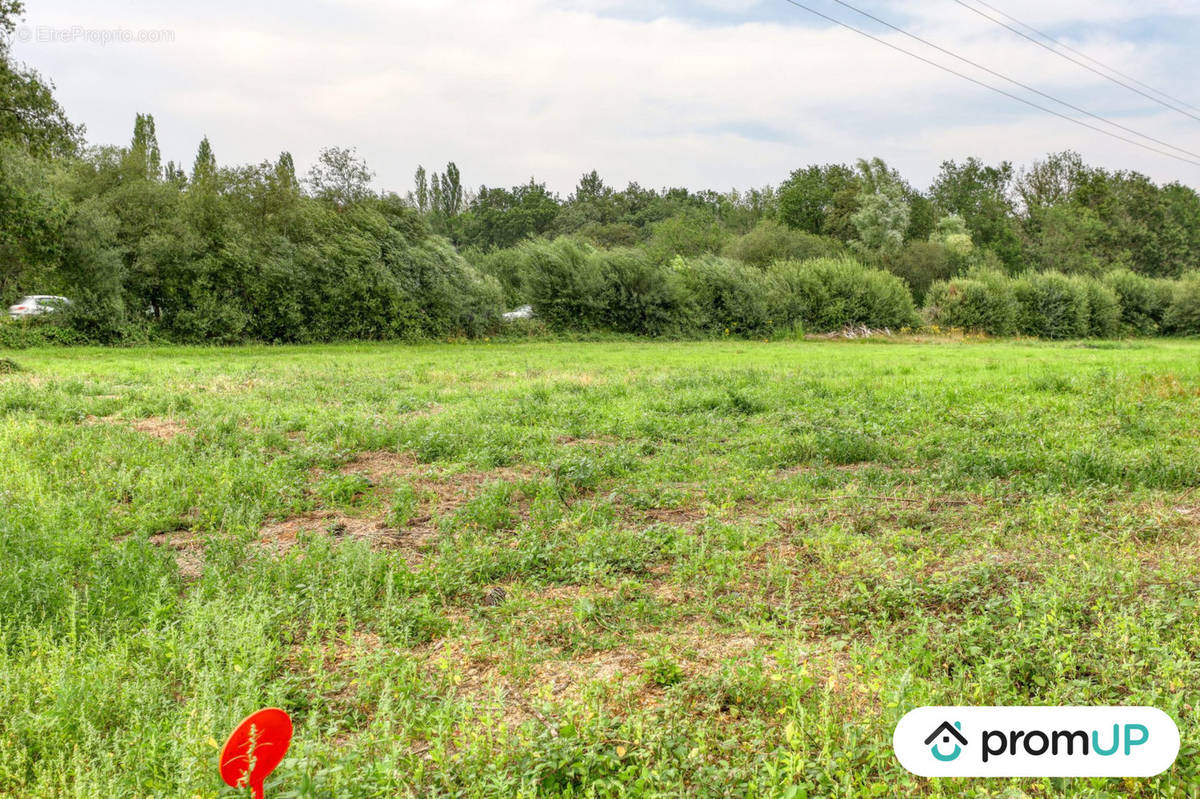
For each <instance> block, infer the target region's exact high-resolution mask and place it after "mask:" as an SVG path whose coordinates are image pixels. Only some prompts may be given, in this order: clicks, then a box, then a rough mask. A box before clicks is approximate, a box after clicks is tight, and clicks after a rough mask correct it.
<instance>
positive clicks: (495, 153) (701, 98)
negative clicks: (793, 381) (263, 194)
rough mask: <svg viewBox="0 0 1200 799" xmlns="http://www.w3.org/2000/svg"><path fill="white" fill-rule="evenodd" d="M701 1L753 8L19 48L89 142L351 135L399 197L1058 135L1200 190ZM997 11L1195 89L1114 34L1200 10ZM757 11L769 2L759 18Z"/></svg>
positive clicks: (565, 11) (106, 14)
mask: <svg viewBox="0 0 1200 799" xmlns="http://www.w3.org/2000/svg"><path fill="white" fill-rule="evenodd" d="M810 1H812V0H810ZM996 4H997V5H999V3H996ZM704 5H705V6H707V7H709V8H710V9H715V10H717V11H719V12H722V14H728V13H741V12H743V11H744V12H745V13H746V16H747V19H748V21H746V22H744V23H739V24H725V23H721V24H714V23H713V21H712V20H711V19H706V20H705V21H704V23H703V24H700V23H698V22H696V21H694V20H688V19H682V18H679V17H678V16H675V17H672V16H668V15H666V10H669V9H668V7H667V6H665V5H664V6H663V8H664V9H665V10H664V13H663V15H659V16H656V17H654V18H648V19H634V18H629V17H627V16H623V15H620V14H617V15H614V13H613V12H623V11H626V10H628V8H627V7H628V3H627V2H625V0H576V2H575V3H574V4H573V5H564V4H562V3H555V2H550V0H503V1H501V0H460V1H459V2H457V3H454V4H442V3H438V4H436V5H435V4H431V3H428V2H425V1H418V0H404V2H384V0H353V1H352V2H342V3H339V4H333V3H329V4H326V5H317V6H306V7H304V8H301V9H294V8H292V7H291V6H285V5H283V4H281V3H252V2H244V3H239V4H233V3H229V2H227V1H226V2H223V3H217V4H215V5H214V4H210V5H207V6H204V7H193V6H185V5H180V6H178V7H171V6H167V5H164V4H157V5H154V6H149V5H140V4H132V3H130V4H112V5H110V6H108V7H107V8H101V7H99V6H97V5H96V4H86V3H83V2H80V0H68V2H63V3H60V4H58V5H57V6H56V7H55V8H54V9H47V8H40V7H39V8H33V9H31V10H30V12H29V17H30V18H29V20H28V24H29V25H30V26H35V27H36V26H39V25H43V26H57V27H69V26H72V25H80V26H85V27H96V28H101V27H103V28H113V27H122V28H126V29H132V30H137V29H160V28H167V29H171V30H173V31H174V33H175V41H174V42H173V43H165V44H154V45H148V44H110V45H108V46H106V47H100V46H97V45H89V44H84V43H73V44H37V43H31V44H27V45H19V46H18V50H17V52H18V54H19V55H20V56H21V57H23V58H25V59H26V60H28V61H29V62H31V63H32V64H33V65H35V66H37V67H38V68H40V69H42V70H43V71H44V72H45V73H46V74H47V75H48V76H50V77H51V78H53V79H54V80H55V81H56V82H57V84H58V87H59V92H58V93H59V97H60V99H61V100H62V101H63V103H64V105H65V106H66V108H67V109H68V111H69V112H70V113H71V114H72V116H73V117H74V118H76V119H78V120H80V121H83V122H85V123H86V124H87V125H88V128H89V131H90V138H91V139H92V140H93V141H96V142H111V141H117V142H123V141H126V140H127V139H128V137H129V131H130V129H131V127H132V121H133V115H134V113H135V112H138V111H150V112H153V113H154V114H155V117H156V120H157V122H158V130H159V137H160V141H161V142H162V143H163V149H164V153H165V155H166V157H170V158H175V159H177V160H182V161H184V162H185V163H190V162H191V159H192V155H193V154H194V152H195V145H196V143H197V142H198V141H199V139H200V137H201V136H202V135H204V134H207V135H209V137H210V139H211V140H212V142H213V145H214V148H215V150H216V152H217V155H218V157H219V158H220V159H221V161H222V162H246V161H257V160H261V159H264V158H273V157H274V156H275V155H276V154H277V153H278V151H279V150H281V149H289V150H291V151H292V152H293V153H294V154H295V156H296V159H297V163H298V165H299V166H300V167H301V168H304V167H305V166H306V165H307V163H309V162H311V160H312V159H313V157H314V156H315V154H316V153H317V151H318V150H319V148H320V147H321V146H323V145H328V144H343V145H356V146H358V147H359V149H360V151H361V152H362V153H363V154H364V155H365V156H366V157H367V159H368V161H369V162H370V164H371V165H372V167H373V168H374V169H375V171H376V173H377V175H378V183H379V185H380V186H382V187H386V188H392V189H398V190H401V191H403V190H404V189H406V188H408V186H409V183H410V176H411V174H412V172H413V170H414V169H415V167H416V165H417V164H418V163H423V164H425V166H426V167H427V168H429V169H440V168H441V167H442V165H444V164H445V162H446V161H448V160H455V161H457V163H458V164H459V166H460V167H461V168H462V170H463V174H464V178H465V179H466V180H467V182H468V183H470V184H472V185H478V184H480V183H488V184H490V185H509V184H513V183H517V182H522V181H524V180H525V179H527V178H528V177H529V176H530V175H535V176H537V177H538V178H539V179H543V180H547V181H548V182H549V183H550V185H551V187H552V188H554V189H556V190H558V191H560V192H562V193H564V194H565V193H567V192H569V191H570V189H571V187H572V186H573V184H574V182H575V180H576V178H577V177H578V175H579V174H580V173H582V172H584V171H585V170H589V169H591V168H593V167H594V168H597V169H599V170H600V172H601V174H602V175H604V176H605V177H606V179H608V180H609V181H610V182H612V183H624V182H625V181H628V180H638V181H639V182H641V183H642V184H643V185H651V186H660V185H688V186H691V187H695V188H700V187H715V188H724V187H730V186H733V185H738V186H741V187H747V186H750V185H760V184H763V183H767V182H773V183H777V182H778V181H779V180H780V179H782V178H783V177H785V176H786V174H787V173H788V171H790V170H791V169H793V168H795V167H797V166H801V165H804V164H807V163H811V162H826V161H845V160H851V159H853V158H855V157H857V156H869V155H880V156H882V157H884V158H886V159H888V160H889V161H890V162H893V163H894V164H895V165H896V166H898V167H899V168H901V170H902V171H904V172H905V174H906V175H908V176H909V177H910V178H911V179H912V180H913V181H914V182H915V183H918V184H923V183H925V182H927V180H928V179H929V178H930V177H931V176H932V175H933V173H934V172H935V171H936V169H937V166H938V164H939V163H940V161H941V160H943V159H945V158H963V157H966V156H968V155H980V156H982V157H985V158H988V159H991V160H998V159H1000V158H1007V159H1010V160H1014V161H1018V162H1020V161H1028V160H1030V159H1032V158H1035V157H1038V156H1040V155H1043V154H1045V153H1046V152H1047V151H1049V150H1052V149H1061V148H1066V147H1071V148H1074V149H1078V150H1080V151H1081V152H1082V153H1083V154H1084V155H1085V157H1087V158H1089V159H1090V160H1092V161H1095V162H1098V163H1102V164H1105V165H1108V166H1111V167H1117V168H1136V169H1139V170H1142V171H1145V172H1147V173H1149V174H1151V175H1153V176H1154V177H1156V178H1159V179H1181V180H1184V181H1185V182H1190V183H1193V184H1197V183H1200V168H1196V167H1191V166H1187V165H1184V164H1177V163H1175V162H1172V161H1170V160H1168V159H1166V158H1163V157H1161V156H1157V155H1154V154H1151V153H1148V152H1145V151H1141V150H1138V149H1137V148H1134V147H1131V146H1129V145H1126V144H1122V143H1120V142H1117V141H1113V140H1111V139H1108V138H1106V137H1103V136H1101V135H1100V134H1097V133H1093V132H1090V131H1087V130H1084V129H1082V128H1078V127H1076V126H1074V125H1071V124H1069V123H1067V122H1065V121H1061V120H1056V119H1054V118H1051V117H1046V116H1044V115H1041V114H1038V113H1037V112H1035V111H1033V110H1032V109H1028V108H1024V107H1023V106H1020V105H1018V104H1016V103H1014V102H1012V101H1011V100H1007V99H1005V98H1002V97H999V96H996V95H992V94H990V93H988V92H986V91H985V90H983V89H980V88H977V87H973V86H971V85H969V84H966V83H964V82H962V81H959V80H958V79H956V78H953V77H951V76H949V75H946V74H944V73H941V72H939V71H937V70H934V69H933V68H931V67H929V66H927V65H924V64H921V63H919V62H916V61H914V60H912V59H909V58H907V57H905V56H903V55H901V54H898V53H894V52H892V51H889V50H887V49H886V48H884V47H882V46H880V45H878V44H876V43H873V42H870V41H868V40H865V39H862V38H860V37H858V36H857V35H855V34H853V33H850V32H848V31H844V30H840V29H829V28H820V27H811V26H807V24H805V25H801V24H798V23H808V22H809V19H808V18H807V17H806V15H804V14H803V12H801V11H800V10H799V9H794V10H795V12H796V13H795V15H794V17H784V19H786V20H787V21H788V22H789V23H795V24H784V23H781V22H780V21H779V19H780V17H779V15H778V13H777V9H775V8H774V4H765V3H763V2H761V0H705V3H704ZM829 5H832V4H829ZM1003 6H1004V7H1005V9H1006V10H1008V11H1010V13H1012V14H1013V15H1015V16H1018V17H1021V18H1023V19H1027V21H1029V22H1031V23H1032V24H1038V25H1046V26H1053V25H1059V24H1061V23H1063V22H1066V21H1075V22H1076V23H1081V22H1086V23H1087V27H1086V30H1087V31H1088V34H1087V38H1086V41H1085V45H1086V47H1087V48H1088V51H1089V52H1091V53H1092V54H1093V55H1095V56H1096V57H1097V58H1100V59H1102V60H1105V61H1108V62H1111V63H1113V64H1114V65H1116V66H1118V67H1119V68H1121V69H1123V70H1126V71H1130V72H1131V74H1137V75H1139V76H1141V75H1145V76H1147V77H1146V79H1147V80H1161V81H1162V82H1163V84H1164V88H1167V87H1170V88H1168V90H1172V91H1173V93H1180V94H1182V93H1183V92H1184V91H1185V90H1186V89H1185V88H1182V87H1180V86H1175V85H1173V84H1175V83H1177V82H1179V81H1181V80H1183V78H1184V77H1185V76H1181V75H1179V74H1178V73H1177V71H1176V72H1172V71H1171V70H1170V68H1169V56H1170V54H1171V53H1172V52H1173V51H1175V50H1176V49H1177V48H1178V47H1179V43H1178V42H1175V41H1171V40H1170V39H1164V40H1162V41H1155V42H1147V41H1139V42H1136V43H1134V42H1131V41H1127V40H1122V39H1121V38H1120V37H1119V36H1118V35H1117V34H1119V33H1120V32H1121V30H1123V26H1122V25H1121V24H1117V23H1125V22H1129V21H1131V20H1136V19H1145V18H1146V17H1147V15H1151V14H1155V13H1158V14H1167V13H1173V14H1180V15H1182V14H1187V15H1189V16H1190V17H1192V18H1196V17H1198V16H1200V9H1197V8H1194V7H1193V4H1191V3H1186V4H1185V3H1183V2H1172V0H1154V2H1148V3H1146V2H1144V3H1134V2H1127V1H1126V0H1099V1H1098V2H1097V1H1095V0H1093V1H1091V2H1083V1H1082V0H1069V1H1068V2H1062V3H1053V4H1050V3H1044V2H1040V3H1038V2H1029V1H1027V0H1005V2H1004V4H1003ZM768 8H769V9H770V10H771V11H772V12H773V15H772V16H770V17H763V16H762V14H761V11H762V10H763V9H768ZM789 8H790V7H789ZM901 11H903V12H904V17H901V16H900V12H901ZM876 13H878V14H879V15H881V16H885V17H888V18H896V19H901V18H903V19H907V20H908V24H909V25H910V27H911V28H912V29H913V30H914V31H919V32H920V33H921V34H922V35H926V36H928V37H929V38H931V39H933V40H935V41H937V42H938V43H939V44H944V45H945V46H947V47H950V48H952V49H956V50H961V51H962V52H963V53H964V54H969V55H970V56H971V57H972V58H975V59H977V60H979V61H981V62H984V63H987V64H988V65H989V66H994V67H995V68H997V69H999V70H1001V71H1003V72H1006V73H1009V74H1012V75H1013V76H1014V77H1017V78H1019V79H1021V80H1023V81H1026V82H1029V83H1033V84H1036V85H1037V86H1039V88H1043V89H1044V90H1046V91H1050V92H1052V93H1061V94H1062V95H1064V96H1069V97H1070V98H1071V99H1072V100H1073V101H1075V102H1077V103H1078V104H1081V105H1088V106H1089V107H1093V106H1094V107H1095V108H1096V109H1097V110H1098V111H1102V112H1106V113H1107V112H1110V111H1111V112H1113V113H1117V112H1121V113H1123V114H1126V115H1127V116H1126V117H1125V121H1126V124H1129V125H1130V126H1131V127H1135V128H1144V129H1146V130H1147V131H1152V132H1154V134H1155V135H1156V136H1157V137H1158V138H1162V139H1165V140H1169V141H1177V142H1179V143H1181V145H1182V146H1187V144H1186V143H1187V142H1189V141H1190V140H1192V139H1194V130H1195V129H1194V128H1190V127H1189V125H1191V124H1193V123H1191V122H1190V121H1189V120H1186V119H1183V118H1181V117H1177V116H1176V115H1170V114H1160V113H1157V112H1159V111H1162V109H1159V108H1156V107H1154V106H1148V107H1146V104H1144V103H1140V102H1139V101H1138V98H1136V97H1135V96H1133V95H1124V94H1123V93H1122V92H1121V90H1119V89H1117V88H1116V87H1112V86H1109V85H1107V84H1105V83H1104V82H1103V81H1101V80H1100V79H1099V78H1097V77H1096V76H1094V75H1090V74H1089V73H1087V72H1084V71H1082V70H1080V69H1078V68H1077V67H1074V66H1072V65H1071V64H1068V63H1066V62H1064V61H1061V60H1059V59H1056V58H1053V57H1052V56H1050V55H1049V54H1048V53H1046V52H1045V51H1044V50H1040V49H1039V48H1036V47H1035V46H1033V45H1031V44H1029V43H1028V42H1024V41H1022V40H1020V39H1018V38H1016V37H1014V36H1012V34H1010V33H1008V32H1006V31H1004V30H1001V29H999V28H997V27H996V26H994V25H992V24H991V23H988V22H986V21H985V20H983V19H981V18H979V17H976V16H975V15H972V14H970V13H968V12H966V11H965V10H963V9H961V8H960V7H958V6H955V5H953V4H950V3H948V2H941V0H939V2H936V3H931V2H916V0H913V1H912V2H908V3H906V4H904V6H902V7H901V8H900V9H897V8H896V6H895V4H891V5H890V6H889V8H887V9H881V10H877V11H876ZM837 16H840V17H842V18H846V19H850V17H851V16H852V15H851V14H850V13H849V12H845V11H844V10H843V12H842V13H839V14H837ZM755 17H757V18H758V19H759V20H760V21H753V18H755ZM722 19H725V17H722ZM887 38H888V39H889V40H890V41H895V42H896V43H897V44H900V45H901V46H904V47H906V48H909V47H911V48H916V47H918V45H916V44H915V43H913V42H911V41H908V40H905V39H903V38H902V37H899V36H898V35H896V34H889V35H888V37H887ZM1081 46H1082V45H1081ZM938 59H939V60H945V58H944V57H942V56H938ZM950 63H952V62H950ZM954 66H955V68H962V66H961V65H959V64H954ZM1085 101H1086V102H1085ZM1039 102H1042V101H1039ZM1138 109H1142V112H1140V113H1139V112H1138ZM1144 113H1149V115H1142V114H1144ZM764 131H766V132H770V133H771V134H772V135H764V133H763V132H764ZM1198 147H1200V145H1198ZM1193 149H1195V148H1193Z"/></svg>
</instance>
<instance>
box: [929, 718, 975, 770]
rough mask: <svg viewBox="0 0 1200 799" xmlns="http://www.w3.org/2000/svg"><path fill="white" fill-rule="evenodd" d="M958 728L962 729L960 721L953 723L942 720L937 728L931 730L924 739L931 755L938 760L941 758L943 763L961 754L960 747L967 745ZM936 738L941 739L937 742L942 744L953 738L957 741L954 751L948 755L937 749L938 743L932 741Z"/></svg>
mask: <svg viewBox="0 0 1200 799" xmlns="http://www.w3.org/2000/svg"><path fill="white" fill-rule="evenodd" d="M960 730H962V722H961V721H956V722H954V723H953V724H951V723H950V722H948V721H943V722H942V723H941V725H939V726H938V728H937V729H936V730H934V731H933V732H931V733H930V734H929V737H928V738H926V739H925V745H926V746H928V747H929V751H930V752H932V753H933V756H934V757H936V758H937V759H938V760H941V761H942V762H943V763H946V762H949V761H951V760H954V759H955V758H956V757H958V756H959V755H960V754H962V748H963V747H964V746H966V745H967V739H966V738H965V737H963V734H962V733H961V732H960ZM938 738H941V739H942V740H941V741H940V742H939V743H944V744H948V743H950V739H951V738H954V740H955V741H957V743H955V744H954V751H953V752H951V753H950V754H948V755H943V754H942V753H941V751H940V750H939V749H938V744H937V743H934V741H936V740H937V739H938Z"/></svg>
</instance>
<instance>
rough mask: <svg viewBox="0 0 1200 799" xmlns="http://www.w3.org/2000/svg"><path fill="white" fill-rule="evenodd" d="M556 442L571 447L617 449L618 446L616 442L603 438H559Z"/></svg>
mask: <svg viewBox="0 0 1200 799" xmlns="http://www.w3.org/2000/svg"><path fill="white" fill-rule="evenodd" d="M555 441H557V442H558V443H559V444H566V445H567V446H570V447H615V446H616V445H617V442H616V441H609V440H607V439H603V438H576V437H575V436H559V437H558V438H556V439H555Z"/></svg>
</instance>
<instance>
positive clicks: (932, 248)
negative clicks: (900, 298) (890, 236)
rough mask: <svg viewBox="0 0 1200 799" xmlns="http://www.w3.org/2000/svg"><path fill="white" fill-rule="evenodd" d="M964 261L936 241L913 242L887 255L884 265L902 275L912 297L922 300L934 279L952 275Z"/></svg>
mask: <svg viewBox="0 0 1200 799" xmlns="http://www.w3.org/2000/svg"><path fill="white" fill-rule="evenodd" d="M968 241H969V239H968ZM961 261H962V258H960V257H957V256H956V255H955V254H954V253H952V252H951V251H950V250H949V249H947V248H946V246H944V245H942V244H939V243H937V242H931V241H910V242H909V243H908V244H905V245H904V248H903V249H902V250H900V252H898V253H896V254H895V255H893V256H891V257H888V258H885V259H884V261H883V265H884V267H885V268H886V269H887V270H888V271H889V272H891V273H892V274H893V275H897V276H899V277H901V278H903V280H904V282H905V283H907V284H908V288H909V289H910V290H911V291H912V293H913V299H914V300H916V301H917V302H918V303H921V302H923V301H924V300H925V293H926V292H927V291H929V287H930V286H931V285H933V283H934V281H937V280H948V279H949V278H951V277H953V276H954V274H955V272H957V271H958V269H959V265H960V263H961Z"/></svg>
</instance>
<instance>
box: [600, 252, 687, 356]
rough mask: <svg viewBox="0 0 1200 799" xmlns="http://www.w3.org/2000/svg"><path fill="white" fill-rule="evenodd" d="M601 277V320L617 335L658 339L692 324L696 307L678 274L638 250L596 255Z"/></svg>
mask: <svg viewBox="0 0 1200 799" xmlns="http://www.w3.org/2000/svg"><path fill="white" fill-rule="evenodd" d="M591 258H592V259H594V260H595V261H597V262H598V263H599V271H600V274H601V277H602V283H601V289H600V298H599V299H600V305H601V307H602V309H603V310H602V311H601V312H600V319H601V321H602V323H603V325H604V326H605V327H607V328H609V329H611V330H615V331H617V332H620V333H633V334H636V335H643V336H661V335H666V334H673V333H679V332H682V331H685V330H687V329H688V328H690V327H691V326H692V325H693V320H694V318H695V307H694V304H693V301H692V298H691V297H690V296H689V295H688V293H687V291H686V290H685V288H684V285H683V282H682V280H681V279H680V276H679V274H678V273H677V272H675V271H674V270H672V269H671V268H669V267H666V266H661V265H659V264H655V263H653V262H651V261H650V259H649V258H648V257H647V256H646V254H645V253H644V252H642V251H640V250H614V251H611V252H597V253H594V254H593V255H592V256H591Z"/></svg>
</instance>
